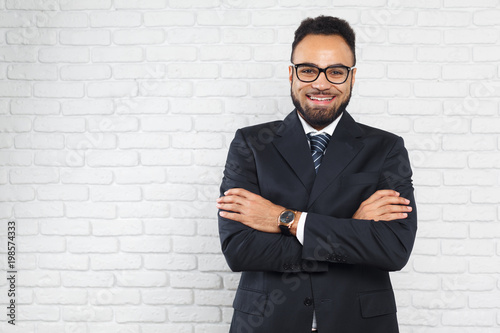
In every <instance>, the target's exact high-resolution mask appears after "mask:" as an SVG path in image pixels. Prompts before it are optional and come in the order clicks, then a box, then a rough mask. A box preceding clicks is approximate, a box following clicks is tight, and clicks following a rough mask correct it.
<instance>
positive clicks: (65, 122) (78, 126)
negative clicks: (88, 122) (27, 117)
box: [33, 117, 85, 133]
mask: <svg viewBox="0 0 500 333" xmlns="http://www.w3.org/2000/svg"><path fill="white" fill-rule="evenodd" d="M33 128H34V130H35V131H37V132H48V133H53V132H63V133H73V132H84V131H85V119H83V118H67V117H43V118H40V117H38V118H36V119H35V121H34V123H33Z"/></svg>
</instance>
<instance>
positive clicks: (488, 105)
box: [444, 95, 497, 116]
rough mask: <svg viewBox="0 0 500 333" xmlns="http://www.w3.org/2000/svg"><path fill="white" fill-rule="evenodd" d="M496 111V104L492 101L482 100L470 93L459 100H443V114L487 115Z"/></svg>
mask: <svg viewBox="0 0 500 333" xmlns="http://www.w3.org/2000/svg"><path fill="white" fill-rule="evenodd" d="M496 112H497V105H496V103H494V102H493V101H482V100H479V99H478V98H473V97H471V96H470V95H469V96H468V97H466V98H465V99H464V100H461V101H445V102H444V114H445V115H447V116H454V115H460V116H463V115H468V116H471V115H473V116H474V115H488V116H492V115H494V114H496Z"/></svg>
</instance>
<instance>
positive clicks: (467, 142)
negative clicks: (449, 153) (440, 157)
mask: <svg viewBox="0 0 500 333" xmlns="http://www.w3.org/2000/svg"><path fill="white" fill-rule="evenodd" d="M496 145H497V142H496V140H495V138H493V137H488V136H478V135H475V136H470V135H460V136H458V135H457V136H449V135H447V136H444V137H443V150H454V151H464V150H469V151H481V150H495V149H496Z"/></svg>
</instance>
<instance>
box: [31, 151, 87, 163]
mask: <svg viewBox="0 0 500 333" xmlns="http://www.w3.org/2000/svg"><path fill="white" fill-rule="evenodd" d="M84 163H85V161H84V157H83V155H79V154H78V153H75V152H73V151H59V150H52V151H49V150H44V151H38V152H36V153H35V161H34V164H35V165H37V166H55V167H60V166H70V167H81V166H83V165H84Z"/></svg>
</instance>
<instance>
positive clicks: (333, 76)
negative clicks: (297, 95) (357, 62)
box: [293, 64, 354, 84]
mask: <svg viewBox="0 0 500 333" xmlns="http://www.w3.org/2000/svg"><path fill="white" fill-rule="evenodd" d="M293 67H294V68H295V74H296V75H297V79H299V80H300V81H302V82H314V81H316V80H317V79H318V77H319V75H320V74H321V73H325V76H326V79H327V80H328V82H330V83H333V84H342V83H344V82H345V81H347V78H348V77H349V73H350V72H351V70H352V69H353V68H354V67H347V66H342V65H339V66H329V67H326V68H319V67H318V66H315V65H311V64H298V65H294V66H293Z"/></svg>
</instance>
